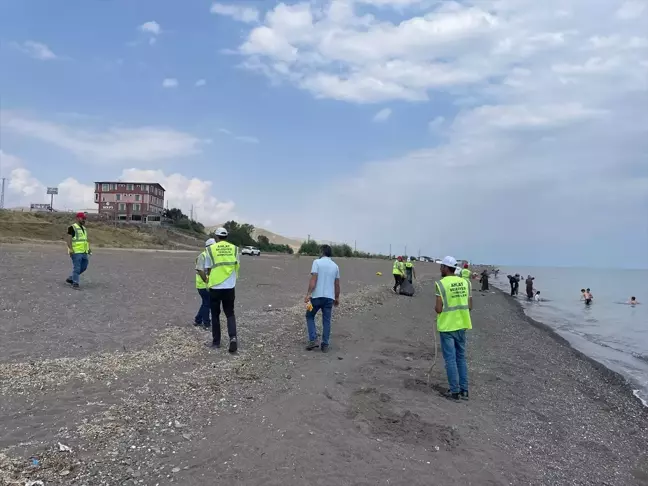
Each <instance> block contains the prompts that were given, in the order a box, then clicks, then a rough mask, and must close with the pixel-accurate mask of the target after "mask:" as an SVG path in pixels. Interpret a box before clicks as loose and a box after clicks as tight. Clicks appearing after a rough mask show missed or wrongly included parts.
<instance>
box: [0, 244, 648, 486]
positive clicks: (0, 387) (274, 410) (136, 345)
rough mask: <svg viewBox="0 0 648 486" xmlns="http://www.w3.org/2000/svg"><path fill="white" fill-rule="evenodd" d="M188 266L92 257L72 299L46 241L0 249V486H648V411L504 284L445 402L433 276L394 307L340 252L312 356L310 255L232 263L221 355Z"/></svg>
mask: <svg viewBox="0 0 648 486" xmlns="http://www.w3.org/2000/svg"><path fill="white" fill-rule="evenodd" d="M193 258H194V255H193V254H191V253H156V252H128V251H120V252H113V251H108V250H98V251H97V254H96V255H94V256H93V257H92V262H91V267H90V270H89V272H88V274H87V275H84V277H83V281H82V284H83V289H82V290H81V291H73V290H72V289H70V288H69V287H68V286H66V285H65V284H64V283H63V280H64V279H65V277H66V276H67V275H66V273H67V272H68V271H69V268H68V267H69V260H67V259H66V258H65V255H64V253H63V252H61V251H60V249H59V248H53V247H27V248H22V247H18V246H12V245H6V246H0V328H1V329H2V336H3V338H2V340H1V341H0V392H1V394H2V401H1V402H0V484H8V485H14V484H15V485H21V486H24V485H26V484H31V485H32V486H36V485H38V484H41V483H39V482H38V481H42V484H43V485H59V484H60V485H63V484H65V485H87V486H90V485H138V484H144V485H152V486H154V485H166V484H182V485H203V484H245V485H270V484H281V485H293V484H294V485H303V484H341V485H342V484H344V485H346V484H349V485H351V484H353V485H356V484H367V485H369V484H371V485H374V484H391V485H394V484H407V485H410V486H411V485H419V484H420V485H430V484H457V485H465V484H476V485H482V484H507V485H509V484H538V485H551V484H556V485H559V484H560V485H562V484H583V485H585V484H608V485H628V484H637V485H639V484H648V462H647V461H648V457H647V453H648V447H646V444H648V442H647V440H648V433H647V432H646V423H648V421H647V419H648V412H647V411H646V409H645V408H643V407H641V405H640V404H639V403H638V402H637V401H636V400H635V399H634V398H633V397H632V395H631V394H630V393H629V392H628V389H627V387H626V386H625V385H624V384H623V383H622V382H621V381H620V380H619V378H618V377H617V376H616V375H614V374H612V373H609V372H607V371H605V370H602V369H601V368H600V367H599V366H596V365H594V364H592V363H591V362H590V361H588V360H587V359H583V358H582V357H581V356H579V355H578V354H577V353H576V352H574V351H573V350H572V349H571V348H569V347H568V346H566V345H565V344H564V343H562V342H559V341H558V340H556V339H554V338H552V337H551V335H550V334H549V333H548V332H547V331H546V330H545V329H543V328H542V326H541V325H540V324H537V323H533V322H531V321H530V320H529V319H528V318H526V317H525V316H524V315H523V313H522V311H521V309H520V308H519V306H517V305H516V304H515V303H514V302H512V301H510V300H509V299H508V298H507V297H506V296H504V295H503V294H501V293H499V292H492V293H487V294H481V293H479V292H476V293H475V310H474V312H473V320H474V326H475V329H474V331H473V332H472V333H471V335H470V341H469V367H470V370H471V383H472V385H471V386H472V389H471V400H470V401H469V402H462V403H451V402H449V401H447V400H446V399H444V398H442V397H441V395H440V392H442V391H444V388H445V387H446V386H447V385H446V382H445V373H444V369H443V360H442V358H441V356H440V353H438V355H437V356H436V361H435V350H434V345H433V343H434V338H433V334H432V329H433V326H434V321H433V317H432V312H433V309H432V307H433V292H432V290H433V289H432V286H431V282H432V279H433V278H436V277H437V276H438V267H437V266H436V265H434V264H424V263H420V264H418V265H417V273H418V275H419V276H420V281H419V283H418V284H417V294H416V295H415V297H413V298H407V297H401V296H396V295H394V294H393V293H392V292H391V291H390V290H389V285H388V284H390V283H391V282H390V279H391V275H389V274H390V272H389V270H390V268H391V264H390V262H385V261H369V260H354V259H349V260H345V259H342V260H340V261H339V264H340V267H341V273H342V288H343V297H342V305H341V306H340V308H339V309H337V310H336V312H335V316H334V327H333V336H332V343H331V344H332V345H331V351H330V352H329V353H328V354H323V353H321V352H319V351H312V352H306V351H304V348H303V345H304V340H305V332H304V324H303V313H304V304H303V303H302V302H301V299H303V294H304V290H305V287H306V284H307V279H308V272H309V270H310V264H311V261H312V259H310V258H304V257H302V258H297V257H284V256H262V257H260V258H245V259H244V260H243V268H242V274H241V279H240V281H239V284H238V286H237V307H236V312H237V315H238V322H239V339H240V345H241V348H240V352H239V353H238V354H237V355H235V356H230V355H229V354H228V353H227V351H226V350H225V349H222V350H212V349H211V348H209V347H208V346H206V344H207V343H208V342H209V341H210V339H209V335H208V333H207V332H205V331H202V330H199V329H196V328H195V327H194V326H193V325H192V321H193V316H194V314H195V312H196V310H197V306H198V298H197V295H196V293H195V290H194V289H193V287H192V283H193V273H192V270H191V268H192V263H193ZM378 271H380V272H382V273H383V276H378V275H376V272H378ZM223 321H224V319H223ZM224 327H225V326H224V322H223V329H224ZM431 365H433V366H432V373H431V377H430V386H428V379H427V372H428V371H429V370H430V366H431Z"/></svg>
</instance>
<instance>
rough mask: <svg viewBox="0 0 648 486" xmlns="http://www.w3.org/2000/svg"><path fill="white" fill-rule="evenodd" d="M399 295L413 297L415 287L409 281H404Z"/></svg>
mask: <svg viewBox="0 0 648 486" xmlns="http://www.w3.org/2000/svg"><path fill="white" fill-rule="evenodd" d="M399 293H400V294H401V295H407V296H409V297H412V296H413V295H414V285H412V284H411V283H409V281H408V280H407V279H405V280H403V283H402V284H401V285H400V291H399Z"/></svg>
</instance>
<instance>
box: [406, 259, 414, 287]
mask: <svg viewBox="0 0 648 486" xmlns="http://www.w3.org/2000/svg"><path fill="white" fill-rule="evenodd" d="M405 275H406V278H407V281H408V282H409V283H412V278H416V272H415V271H414V257H409V258H408V260H407V261H406V262H405Z"/></svg>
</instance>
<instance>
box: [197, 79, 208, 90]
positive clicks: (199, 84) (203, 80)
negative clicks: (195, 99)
mask: <svg viewBox="0 0 648 486" xmlns="http://www.w3.org/2000/svg"><path fill="white" fill-rule="evenodd" d="M206 84H207V80H206V79H199V80H198V81H196V84H195V86H196V87H197V88H200V87H202V86H205V85H206Z"/></svg>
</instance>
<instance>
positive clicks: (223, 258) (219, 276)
mask: <svg viewBox="0 0 648 486" xmlns="http://www.w3.org/2000/svg"><path fill="white" fill-rule="evenodd" d="M206 251H207V253H209V258H210V259H211V261H212V267H211V269H210V270H209V279H208V282H207V286H208V287H209V288H211V287H214V286H216V285H219V284H222V283H223V282H224V281H225V280H227V279H228V278H229V277H230V275H232V273H234V272H236V274H237V275H238V272H239V267H240V265H239V262H238V260H237V256H238V248H237V247H236V246H234V245H232V244H231V243H229V242H228V241H225V240H222V241H219V242H218V243H216V244H214V245H211V246H209V247H208V248H207V250H206Z"/></svg>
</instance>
